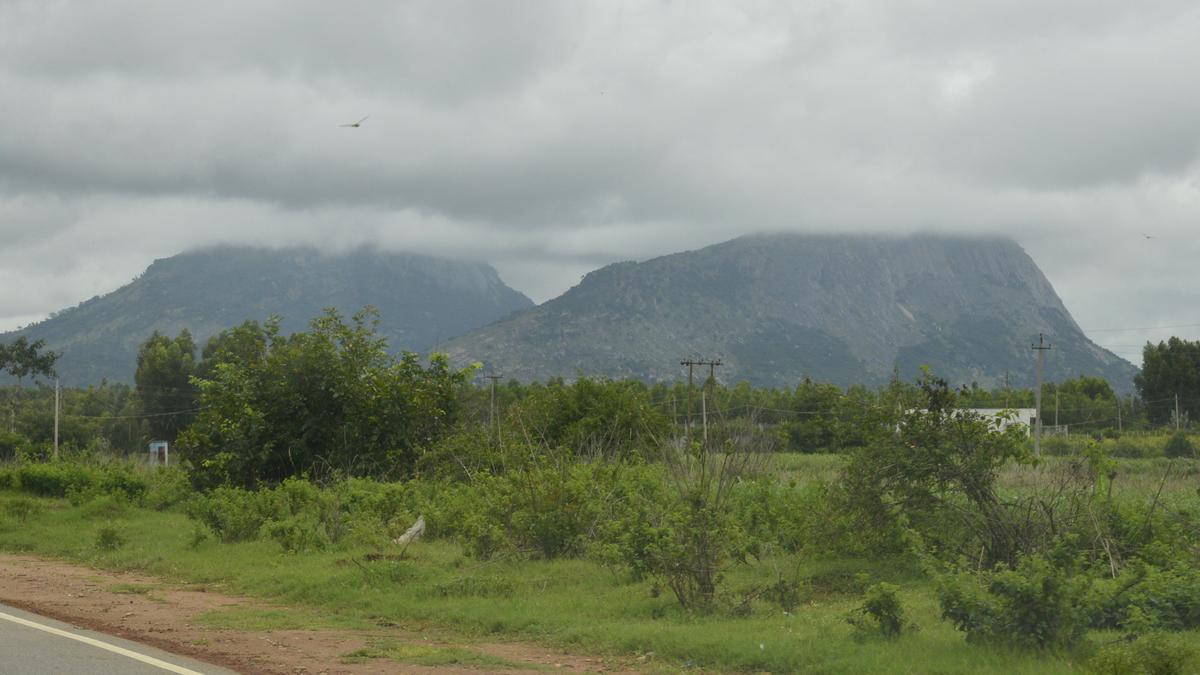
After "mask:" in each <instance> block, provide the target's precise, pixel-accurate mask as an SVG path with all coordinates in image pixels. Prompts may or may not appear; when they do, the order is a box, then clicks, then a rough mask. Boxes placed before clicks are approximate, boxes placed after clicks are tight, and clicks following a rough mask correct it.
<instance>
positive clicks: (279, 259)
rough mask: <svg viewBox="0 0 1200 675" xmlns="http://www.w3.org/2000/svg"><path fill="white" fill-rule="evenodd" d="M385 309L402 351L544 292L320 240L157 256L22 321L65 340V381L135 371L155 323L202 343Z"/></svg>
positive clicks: (484, 270)
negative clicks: (99, 290)
mask: <svg viewBox="0 0 1200 675" xmlns="http://www.w3.org/2000/svg"><path fill="white" fill-rule="evenodd" d="M366 305H374V306H375V307H376V308H378V309H379V313H380V325H379V331H380V333H381V334H382V335H384V336H386V337H387V338H388V340H389V346H390V347H391V348H392V349H393V350H396V351H399V350H401V349H407V350H412V351H418V352H424V351H426V350H427V349H428V348H429V347H431V346H432V345H433V344H434V343H436V342H438V341H439V340H445V339H446V338H449V337H452V336H455V335H460V334H462V333H465V332H468V331H470V330H472V329H474V328H478V327H480V326H482V325H484V324H487V323H489V322H491V321H494V320H496V319H499V318H501V317H504V316H506V315H508V314H509V313H511V312H513V311H516V310H521V309H527V308H529V307H532V306H533V302H532V301H530V300H529V298H527V297H525V296H524V295H523V294H521V293H519V292H517V291H515V290H513V289H512V288H509V287H508V286H507V285H505V284H504V282H503V281H501V280H500V277H499V275H497V273H496V270H494V269H493V268H492V267H491V266H489V265H486V264H481V263H468V262H456V261H450V260H443V259H439V258H432V257H428V256H422V255H415V254H411V253H389V252H383V251H378V250H373V249H368V248H361V249H357V250H353V251H350V252H346V253H330V254H326V253H322V252H319V251H317V250H315V249H311V248H286V249H260V248H243V247H230V246H225V247H217V248H210V249H205V250H200V251H194V252H190V253H183V254H180V255H176V256H173V257H170V258H165V259H161V260H156V261H154V263H153V264H152V265H150V267H149V268H148V269H147V270H146V271H145V273H144V274H142V275H141V276H139V277H138V278H137V279H135V280H134V281H132V282H131V283H129V284H127V285H125V286H123V287H121V288H119V289H117V290H116V291H113V292H112V293H109V294H106V295H103V296H98V297H95V298H92V299H91V300H88V301H86V302H84V303H81V304H80V305H79V306H77V307H74V308H72V309H68V310H65V311H62V312H59V313H57V314H55V315H54V316H53V317H52V318H49V319H46V320H45V321H42V322H40V323H37V324H34V325H32V326H28V327H26V328H23V329H21V330H19V331H13V332H10V333H7V334H4V335H0V342H7V341H9V340H12V339H13V338H14V337H16V336H18V335H27V336H29V337H30V338H31V339H39V338H40V339H45V340H46V343H47V345H48V347H49V348H51V349H54V350H56V351H60V352H62V359H61V360H60V361H59V364H58V371H59V374H60V375H61V376H62V378H63V382H64V383H67V384H70V385H87V384H93V383H99V382H100V380H101V379H108V380H110V381H118V382H132V381H133V372H134V369H135V365H136V364H135V361H136V358H137V348H138V346H139V345H140V344H141V343H142V342H143V341H144V340H145V339H146V337H147V336H149V335H150V334H151V333H152V332H153V331H155V330H158V331H159V332H162V333H166V334H170V335H172V336H174V335H176V334H178V333H179V331H180V330H182V329H183V328H187V329H188V330H190V331H191V332H192V335H193V336H194V337H195V338H196V340H197V344H198V345H203V341H204V340H206V339H207V338H208V337H209V336H211V335H214V334H216V333H218V332H220V331H222V330H224V329H226V328H229V327H231V326H235V325H238V324H240V323H242V322H243V321H245V320H247V319H257V320H263V319H265V318H267V317H268V316H270V315H272V314H278V315H280V316H282V317H283V323H282V329H283V331H284V332H287V333H291V332H294V331H296V330H300V329H303V328H305V327H306V326H307V325H308V322H309V321H310V320H311V319H312V318H314V317H316V316H318V315H319V314H320V313H321V312H322V311H323V309H324V308H325V307H336V308H338V310H339V311H341V312H342V313H343V314H346V315H350V314H353V313H354V312H356V311H358V310H360V309H362V308H363V307H364V306H366Z"/></svg>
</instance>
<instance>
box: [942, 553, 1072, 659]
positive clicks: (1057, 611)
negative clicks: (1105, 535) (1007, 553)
mask: <svg viewBox="0 0 1200 675" xmlns="http://www.w3.org/2000/svg"><path fill="white" fill-rule="evenodd" d="M1089 582H1090V580H1089V579H1088V578H1087V577H1086V576H1084V575H1078V574H1071V573H1069V572H1068V571H1066V570H1064V569H1062V568H1060V567H1058V566H1055V565H1054V564H1052V563H1051V562H1050V561H1049V560H1047V559H1046V558H1045V557H1043V556H1040V555H1033V556H1028V557H1025V558H1023V559H1022V560H1021V561H1020V562H1019V563H1018V564H1017V566H1016V567H1015V568H1013V569H1000V570H998V571H990V572H982V573H969V572H965V573H960V574H958V575H956V576H952V577H945V578H943V579H941V580H940V588H939V590H938V599H939V602H940V604H941V608H942V617H943V618H945V619H948V620H949V621H951V622H952V623H953V624H954V627H955V628H957V629H958V630H960V631H963V632H964V633H966V635H967V640H968V641H969V642H982V643H995V644H1003V645H1009V646H1013V647H1019V648H1025V649H1064V648H1070V647H1073V646H1074V645H1075V644H1076V643H1078V642H1079V639H1080V638H1081V637H1083V634H1084V632H1085V631H1086V629H1087V627H1088V620H1089V619H1088V617H1089V612H1088V605H1087V596H1088V591H1089Z"/></svg>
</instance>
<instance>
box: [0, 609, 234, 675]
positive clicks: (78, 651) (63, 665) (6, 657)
mask: <svg viewBox="0 0 1200 675" xmlns="http://www.w3.org/2000/svg"><path fill="white" fill-rule="evenodd" d="M7 673H14V674H15V673H20V674H21V675H75V674H76V673H84V674H86V675H162V673H178V674H179V675H194V674H196V673H203V674H204V675H233V671H231V670H228V669H225V668H220V667H217V666H212V665H209V664H207V663H201V662H199V661H196V660H195V659H189V658H186V657H183V656H176V655H175V654H169V653H167V652H164V651H162V650H160V649H155V648H153V647H147V646H146V645H141V644H138V643H136V642H130V641H129V640H122V639H121V638H117V637H113V636H111V635H105V634H103V633H97V632H95V631H89V630H83V629H81V628H76V627H74V626H71V625H68V624H65V623H62V622H61V621H55V620H54V619H48V618H46V617H42V616H38V615H37V614H30V613H29V612H25V611H22V610H19V609H14V608H11V607H7V606H5V605H0V674H7Z"/></svg>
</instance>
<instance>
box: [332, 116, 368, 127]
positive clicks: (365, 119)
mask: <svg viewBox="0 0 1200 675" xmlns="http://www.w3.org/2000/svg"><path fill="white" fill-rule="evenodd" d="M367 117H370V115H367ZM367 117H364V118H362V119H361V120H359V121H357V122H355V123H353V124H339V125H338V126H339V127H354V128H355V129H357V128H358V127H361V126H362V123H363V122H366V121H367Z"/></svg>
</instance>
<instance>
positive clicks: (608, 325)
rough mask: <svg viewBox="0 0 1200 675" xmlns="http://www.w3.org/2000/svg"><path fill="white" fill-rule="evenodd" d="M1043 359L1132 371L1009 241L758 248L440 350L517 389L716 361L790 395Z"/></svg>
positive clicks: (580, 294) (757, 238)
mask: <svg viewBox="0 0 1200 675" xmlns="http://www.w3.org/2000/svg"><path fill="white" fill-rule="evenodd" d="M1038 333H1045V334H1046V335H1047V337H1048V338H1049V340H1050V341H1052V342H1053V344H1054V349H1053V350H1052V351H1051V352H1049V355H1048V356H1047V359H1046V369H1045V377H1046V378H1047V379H1054V380H1058V379H1063V378H1067V377H1073V376H1076V375H1079V374H1081V373H1083V374H1089V375H1100V376H1104V377H1106V378H1108V379H1109V380H1110V381H1111V382H1112V383H1113V385H1114V387H1116V388H1118V389H1120V390H1128V389H1129V387H1130V386H1131V385H1130V381H1131V379H1132V376H1133V374H1134V372H1135V368H1134V367H1133V366H1132V365H1131V364H1129V363H1128V362H1126V361H1123V360H1121V359H1120V358H1119V357H1117V356H1116V355H1114V354H1112V353H1111V352H1108V351H1106V350H1104V349H1102V348H1101V347H1099V346H1097V345H1096V344H1095V343H1093V342H1092V341H1091V340H1089V339H1088V338H1087V336H1085V335H1084V334H1083V332H1082V331H1081V330H1080V328H1079V326H1078V325H1077V324H1076V323H1075V321H1074V320H1073V319H1072V318H1071V315H1070V313H1069V312H1068V311H1067V308H1066V307H1064V306H1063V303H1062V301H1061V300H1060V299H1059V298H1058V295H1057V294H1056V293H1055V292H1054V289H1053V288H1052V287H1051V285H1050V283H1049V282H1048V281H1047V280H1046V277H1045V276H1044V275H1043V274H1042V273H1041V271H1040V270H1039V269H1038V267H1037V265H1036V264H1034V262H1033V260H1032V259H1030V257H1029V256H1028V255H1027V254H1026V253H1025V251H1024V250H1022V249H1021V247H1020V246H1018V245H1017V244H1016V243H1015V242H1012V241H1009V240H1002V239H967V238H954V237H942V236H915V237H907V238H888V237H860V236H811V235H754V236H747V237H742V238H740V239H735V240H733V241H729V242H726V243H723V244H718V245H715V246H710V247H708V248H704V249H701V250H698V251H689V252H684V253H677V254H674V255H668V256H663V257H661V258H655V259H653V260H648V261H646V262H641V263H634V262H625V263H617V264H613V265H609V266H607V267H604V268H603V269H600V270H597V271H595V272H592V273H591V274H589V275H587V276H586V277H585V278H584V279H583V280H582V281H581V282H580V283H579V284H578V285H577V286H575V287H574V288H572V289H570V290H569V291H567V292H566V293H564V294H563V295H562V296H560V297H558V298H555V299H553V300H551V301H549V302H546V303H545V304H543V305H541V306H538V307H536V308H534V309H530V310H527V311H524V312H522V313H519V314H516V315H513V316H510V317H508V318H506V319H503V320H500V321H498V322H496V323H494V324H492V325H489V326H486V327H484V328H481V329H479V330H477V331H475V332H473V333H471V334H469V335H466V336H463V337H460V338H456V339H453V340H450V341H447V342H445V343H442V344H441V345H439V346H438V347H437V349H439V350H442V351H446V352H448V353H449V354H450V355H451V357H452V358H453V359H454V360H455V361H456V362H460V363H465V362H469V361H482V362H484V363H485V364H486V365H487V367H488V368H489V369H492V370H494V371H498V372H501V373H503V374H504V375H506V376H510V377H516V378H519V379H522V380H540V379H544V378H547V377H550V376H565V377H568V378H570V377H573V376H575V375H576V374H594V375H607V376H613V377H634V378H640V379H644V380H649V381H656V380H674V379H676V378H678V377H680V375H681V372H683V371H681V368H680V365H679V361H680V360H681V358H684V357H690V356H697V355H699V356H704V357H708V358H720V359H721V360H722V361H723V362H724V363H725V365H724V366H723V367H722V368H720V369H719V371H718V373H719V375H720V379H721V380H722V381H725V382H736V381H739V380H747V381H749V382H750V383H752V384H755V385H765V386H780V387H785V386H794V385H795V384H796V382H797V381H799V380H800V379H801V378H804V377H811V378H813V379H815V380H823V381H831V382H836V383H838V384H842V385H849V384H853V383H867V384H871V383H879V382H883V381H886V380H887V379H888V378H890V377H891V376H892V375H893V373H898V374H899V375H900V376H901V377H903V378H904V379H912V378H913V377H915V376H916V375H917V373H918V372H919V368H920V366H922V365H928V366H930V367H931V368H932V369H933V371H934V372H935V373H936V374H938V375H940V376H942V377H946V378H947V379H949V380H951V381H952V382H954V383H964V384H965V383H969V382H972V381H975V382H978V383H979V384H980V385H982V386H992V385H997V384H999V383H1001V382H1003V380H1004V377H1005V375H1006V374H1007V375H1008V377H1009V381H1010V383H1011V384H1012V386H1031V385H1032V383H1033V381H1034V377H1035V375H1034V363H1035V360H1034V356H1033V352H1032V351H1031V350H1030V348H1029V347H1030V343H1031V341H1036V340H1037V336H1038Z"/></svg>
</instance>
